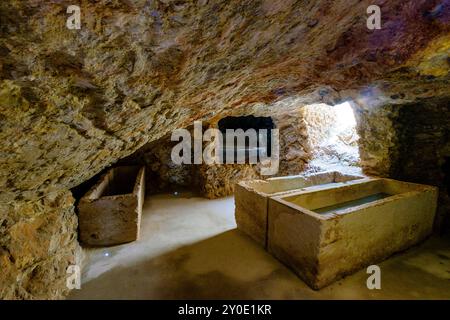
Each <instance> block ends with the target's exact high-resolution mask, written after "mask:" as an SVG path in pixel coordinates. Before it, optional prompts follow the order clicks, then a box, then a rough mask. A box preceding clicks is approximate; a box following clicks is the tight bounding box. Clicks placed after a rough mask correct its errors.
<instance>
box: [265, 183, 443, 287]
mask: <svg viewBox="0 0 450 320" xmlns="http://www.w3.org/2000/svg"><path fill="white" fill-rule="evenodd" d="M437 194H438V192H437V188H435V187H430V186H425V185H419V184H412V183H406V182H400V181H395V180H390V179H370V180H366V181H361V182H358V181H355V182H354V183H351V184H349V185H347V186H342V185H341V186H337V187H323V188H322V189H319V190H315V191H312V192H308V191H305V192H298V193H296V194H291V195H288V196H281V197H274V198H272V199H270V200H269V218H268V223H269V232H268V250H269V252H270V253H272V254H273V255H274V256H275V257H276V258H278V259H279V260H280V261H281V262H283V263H285V264H286V265H287V266H289V267H290V268H292V269H293V270H294V271H295V272H296V273H297V274H298V275H299V276H300V277H301V278H302V279H303V280H304V281H305V282H306V283H307V284H308V285H309V286H310V287H312V288H313V289H320V288H322V287H324V286H327V285H328V284H330V283H332V282H333V281H335V280H337V279H339V278H341V277H343V276H345V275H348V274H350V273H353V272H355V271H357V270H359V269H361V268H363V267H367V266H369V265H371V264H374V263H378V262H380V261H382V260H383V259H385V258H387V257H389V256H390V255H392V254H393V253H395V252H398V251H401V250H405V249H407V248H409V247H410V246H412V245H414V244H416V243H418V242H420V241H421V240H423V239H424V238H426V237H427V236H428V235H429V234H430V233H431V232H432V226H433V220H434V216H435V211H436V203H437Z"/></svg>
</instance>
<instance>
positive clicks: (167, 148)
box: [118, 135, 198, 194]
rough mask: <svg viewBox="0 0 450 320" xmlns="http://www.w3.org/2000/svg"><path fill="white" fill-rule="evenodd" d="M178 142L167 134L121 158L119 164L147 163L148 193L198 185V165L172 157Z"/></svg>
mask: <svg viewBox="0 0 450 320" xmlns="http://www.w3.org/2000/svg"><path fill="white" fill-rule="evenodd" d="M177 143H178V142H173V141H171V140H170V135H166V136H164V137H163V138H161V139H159V140H156V141H154V142H150V143H148V144H146V145H144V146H143V147H142V148H140V149H139V150H137V151H136V152H135V153H134V154H132V155H130V156H128V157H126V158H124V159H121V160H120V161H119V162H118V165H145V166H146V177H145V180H146V193H147V194H152V193H157V192H161V191H171V190H172V189H177V188H188V187H197V185H198V181H197V179H196V172H197V166H196V165H187V164H186V165H185V164H183V165H178V164H175V163H173V161H172V159H171V152H172V148H173V147H174V146H175V145H176V144H177Z"/></svg>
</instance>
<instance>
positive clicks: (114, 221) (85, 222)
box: [78, 166, 145, 246]
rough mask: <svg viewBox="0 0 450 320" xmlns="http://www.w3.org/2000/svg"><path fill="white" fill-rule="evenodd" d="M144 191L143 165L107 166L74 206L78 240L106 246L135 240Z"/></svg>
mask: <svg viewBox="0 0 450 320" xmlns="http://www.w3.org/2000/svg"><path fill="white" fill-rule="evenodd" d="M144 194H145V168H144V167H142V168H141V167H137V166H122V167H116V168H112V169H110V170H109V171H108V172H107V173H106V174H105V175H103V176H102V177H101V178H100V181H99V182H98V183H97V184H96V185H95V186H94V187H92V188H91V190H90V191H88V192H87V193H86V194H85V195H84V196H83V198H81V200H80V203H79V205H78V211H79V213H78V215H79V226H80V227H79V228H80V241H81V243H82V244H84V245H90V246H108V245H117V244H121V243H126V242H131V241H134V240H137V239H138V238H139V227H140V222H141V213H142V205H143V201H144Z"/></svg>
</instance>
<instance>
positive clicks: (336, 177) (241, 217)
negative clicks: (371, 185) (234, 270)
mask: <svg viewBox="0 0 450 320" xmlns="http://www.w3.org/2000/svg"><path fill="white" fill-rule="evenodd" d="M363 178H364V177H362V176H355V175H348V174H342V173H340V172H335V171H327V172H321V173H316V174H312V175H308V176H306V175H298V176H288V177H278V178H270V179H267V180H248V181H241V182H239V183H237V184H236V187H235V218H236V223H237V226H238V229H239V230H241V231H243V232H245V233H246V234H248V235H249V236H250V237H251V238H253V239H254V240H255V241H257V242H258V243H259V244H260V245H262V246H264V247H265V248H266V247H267V216H268V200H269V198H270V197H274V196H281V195H286V194H290V193H293V192H296V191H299V190H309V189H314V188H315V187H316V186H323V185H329V184H336V183H345V182H347V181H352V180H355V179H363Z"/></svg>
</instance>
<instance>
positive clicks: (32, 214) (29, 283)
mask: <svg viewBox="0 0 450 320" xmlns="http://www.w3.org/2000/svg"><path fill="white" fill-rule="evenodd" d="M73 203H74V199H73V198H72V196H71V194H70V192H59V193H53V194H48V195H46V196H44V197H42V198H40V199H37V200H34V201H26V200H22V201H16V202H15V203H13V204H0V234H1V235H2V237H0V270H1V272H0V299H15V298H20V299H48V298H52V299H60V298H62V297H64V295H65V294H66V293H67V292H68V288H67V287H66V279H67V273H66V270H67V267H68V266H69V265H78V266H80V267H81V264H82V255H81V248H80V247H79V245H78V242H77V237H76V230H77V225H78V219H77V217H76V214H75V211H74V206H73Z"/></svg>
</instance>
